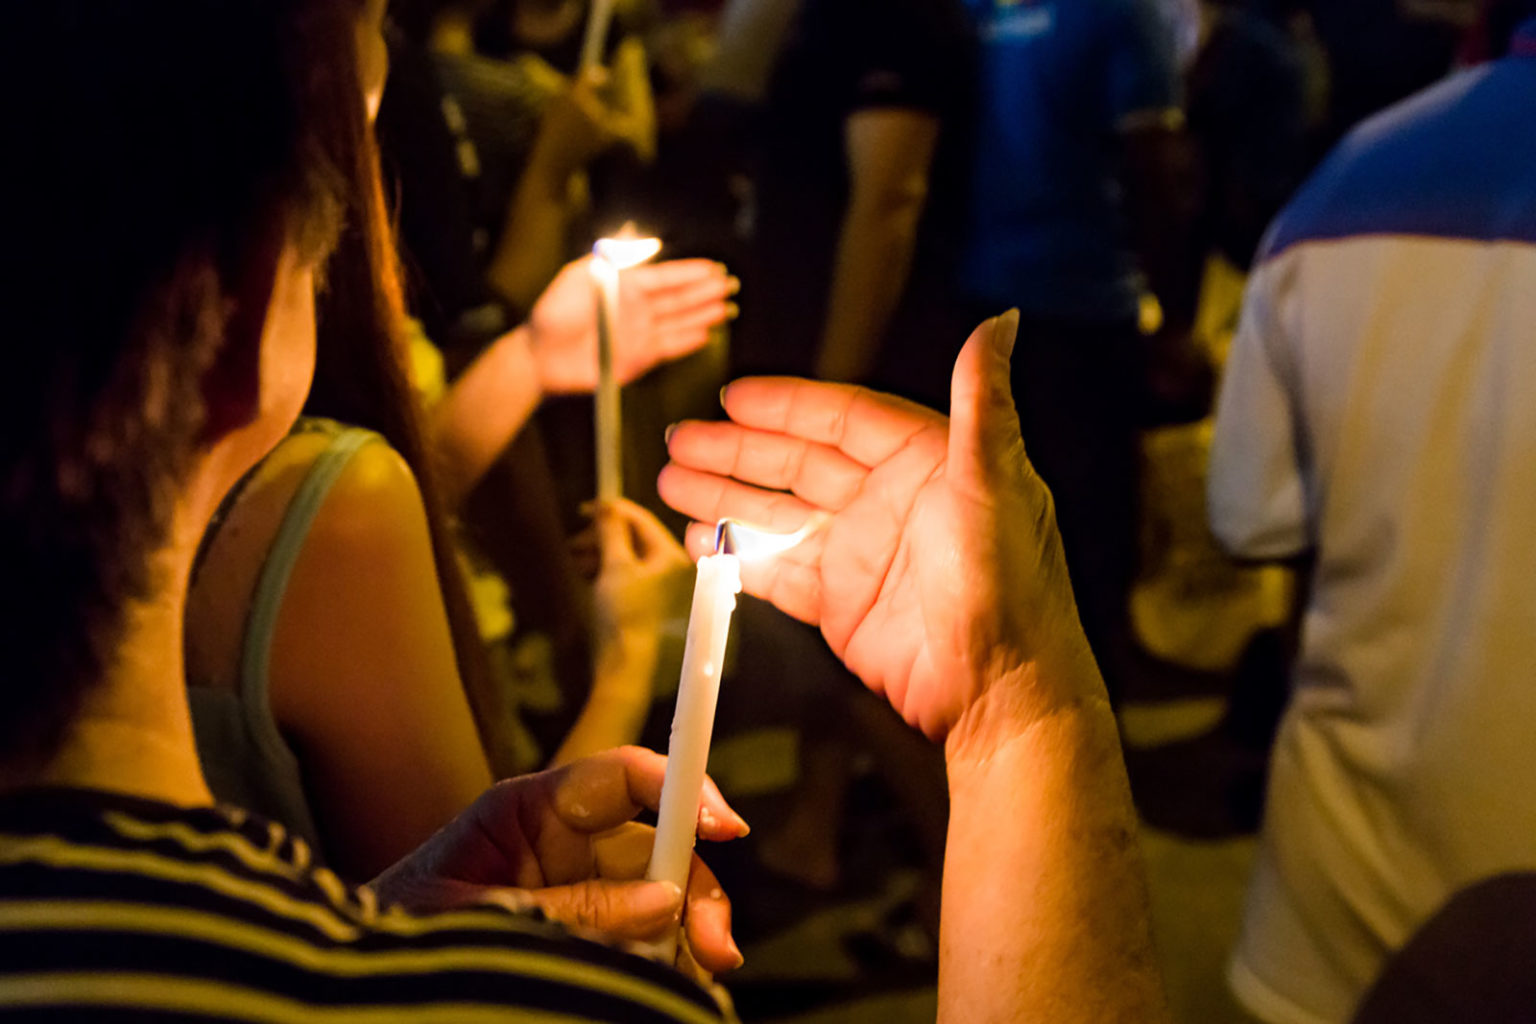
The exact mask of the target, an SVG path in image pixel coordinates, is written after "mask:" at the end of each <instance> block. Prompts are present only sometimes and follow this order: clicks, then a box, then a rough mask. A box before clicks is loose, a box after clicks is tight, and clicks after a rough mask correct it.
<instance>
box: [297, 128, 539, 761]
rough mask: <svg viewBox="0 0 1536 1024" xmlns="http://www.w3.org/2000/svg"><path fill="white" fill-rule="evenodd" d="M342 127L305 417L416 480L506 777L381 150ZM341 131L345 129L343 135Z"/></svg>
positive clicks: (473, 695) (497, 703)
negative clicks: (337, 226)
mask: <svg viewBox="0 0 1536 1024" xmlns="http://www.w3.org/2000/svg"><path fill="white" fill-rule="evenodd" d="M359 102H361V101H359ZM349 125H351V128H350V130H352V131H354V132H359V134H358V137H356V138H355V139H353V140H352V143H353V144H352V145H350V146H349V147H348V148H349V149H351V150H352V151H353V152H355V154H356V159H355V162H354V164H353V166H351V167H349V168H348V177H349V178H350V180H351V183H352V186H353V187H352V189H351V192H352V194H353V202H352V207H353V208H352V209H351V210H350V211H349V214H350V215H349V217H348V218H347V223H346V227H345V228H344V230H343V232H342V235H341V239H340V242H339V243H338V246H337V251H336V255H335V257H334V258H333V259H332V261H331V265H330V268H329V270H328V273H327V282H326V289H325V291H324V292H323V293H322V295H321V297H320V304H319V339H318V345H317V349H316V361H315V380H314V385H313V387H312V388H311V391H310V397H309V402H308V404H307V405H306V407H305V412H306V413H308V414H309V415H314V416H325V417H329V418H331V419H335V420H340V421H343V422H345V423H350V424H354V425H356V426H360V427H366V428H368V429H370V430H374V431H377V432H378V433H379V434H380V435H382V436H383V437H384V439H385V440H386V441H388V442H389V444H390V445H391V447H393V448H394V449H395V450H396V451H398V452H399V453H400V454H401V455H402V456H403V457H404V458H405V460H406V462H407V463H408V464H409V465H410V467H411V470H412V472H414V473H415V475H416V481H417V483H418V485H419V486H420V488H421V495H422V500H423V501H424V503H425V505H426V511H427V524H428V527H429V529H430V530H431V534H432V551H433V555H434V556H435V560H436V562H437V575H438V580H439V583H440V585H441V588H442V592H443V603H444V605H445V606H446V607H447V610H448V622H449V626H450V627H451V630H452V633H453V647H454V654H455V657H456V659H457V661H458V668H459V677H460V679H461V681H462V683H463V686H464V692H465V696H466V697H467V698H468V700H469V705H470V708H471V710H472V711H473V712H474V716H475V723H476V726H477V728H478V729H479V732H480V739H481V743H482V745H483V746H484V747H485V751H486V755H487V757H488V758H489V759H490V761H491V766H492V768H493V769H495V770H496V771H497V772H498V773H499V774H510V773H511V767H512V765H511V758H510V754H509V753H506V751H508V745H507V744H508V741H507V740H506V739H505V736H506V733H505V732H504V730H505V729H506V728H507V727H508V726H509V725H510V722H511V717H510V716H511V715H512V713H513V712H512V709H511V708H510V707H509V706H508V705H507V703H506V701H505V699H504V698H503V697H502V695H501V694H500V692H499V691H498V690H497V689H496V688H495V686H494V683H493V677H492V675H491V672H490V667H489V663H488V659H487V657H486V651H485V646H484V643H483V641H482V640H481V637H480V631H479V628H478V626H477V624H476V621H475V616H474V609H473V607H472V606H471V604H470V600H469V590H468V587H467V585H466V582H465V579H464V573H463V570H462V569H461V567H460V563H459V559H458V556H457V553H456V549H455V545H454V538H453V525H452V522H451V520H450V517H449V515H448V513H447V510H446V505H445V503H444V502H443V500H442V499H441V497H440V494H441V492H440V490H439V488H438V485H437V477H438V471H437V467H436V465H435V463H434V460H433V458H432V454H431V448H430V446H429V445H428V443H427V440H426V432H425V429H424V426H423V415H422V411H421V409H420V406H419V402H418V400H417V397H416V393H415V391H414V390H413V389H412V387H411V385H410V382H409V380H408V377H407V370H406V367H407V366H408V365H409V362H408V360H409V353H408V345H409V334H408V332H407V330H406V313H405V302H404V298H403V293H402V287H401V283H400V281H401V277H400V270H399V261H398V256H397V254H396V248H395V235H394V231H393V230H392V227H391V224H390V221H389V215H388V213H387V208H386V204H385V200H384V194H383V190H382V186H381V177H380V172H379V155H378V147H377V145H376V144H375V142H374V139H373V133H372V132H371V131H369V130H367V129H366V127H362V128H361V129H360V130H359V128H358V126H360V125H362V122H361V120H359V119H357V118H351V119H349ZM338 129H339V130H349V129H348V127H347V126H338Z"/></svg>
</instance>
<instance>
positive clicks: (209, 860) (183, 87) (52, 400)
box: [0, 0, 743, 1021]
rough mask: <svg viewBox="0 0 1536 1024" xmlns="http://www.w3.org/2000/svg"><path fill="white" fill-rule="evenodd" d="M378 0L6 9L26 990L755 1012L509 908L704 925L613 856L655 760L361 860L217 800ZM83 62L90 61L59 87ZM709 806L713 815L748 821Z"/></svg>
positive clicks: (276, 1003)
mask: <svg viewBox="0 0 1536 1024" xmlns="http://www.w3.org/2000/svg"><path fill="white" fill-rule="evenodd" d="M380 6H381V5H380V4H377V3H375V4H371V5H370V6H369V9H368V10H367V12H366V16H365V13H364V12H363V11H362V10H360V8H361V7H362V5H361V4H358V3H350V2H344V0H220V2H218V3H208V2H206V0H52V2H50V3H45V4H24V5H17V6H13V7H12V8H11V9H10V10H8V11H7V14H6V17H5V22H6V31H5V32H3V33H0V123H4V124H5V125H6V128H7V131H8V133H9V135H8V137H9V138H10V140H11V141H12V142H13V143H14V144H15V145H16V146H17V147H18V152H25V153H27V154H28V156H29V158H28V159H27V160H26V161H18V162H17V166H15V167H14V168H13V170H14V171H15V172H16V173H15V175H14V176H13V177H14V179H15V183H16V185H17V187H18V188H21V189H22V190H23V194H25V196H26V197H27V202H26V203H16V204H12V205H11V206H10V207H9V208H8V210H7V212H6V214H5V237H6V239H7V241H8V243H10V245H11V246H13V248H9V249H8V251H7V254H6V256H5V257H4V260H5V266H6V273H5V274H3V275H0V290H3V294H4V297H5V299H6V304H7V306H8V307H9V308H11V309H12V311H13V324H14V325H15V326H16V327H17V329H18V330H19V331H20V332H21V336H23V337H25V338H26V339H28V344H26V345H18V346H15V351H14V353H13V355H14V358H15V362H14V363H13V365H12V369H13V371H14V372H13V373H12V374H8V375H7V376H6V378H5V379H4V381H0V387H3V388H4V390H5V393H6V401H5V402H3V403H0V418H3V422H4V430H3V431H0V481H3V482H4V486H3V487H0V549H3V552H4V557H3V559H0V562H3V564H4V565H5V567H6V586H5V587H4V588H0V600H3V603H4V605H5V614H4V615H3V616H0V633H3V636H4V638H5V649H6V651H7V669H6V672H5V677H4V681H3V685H0V1015H5V1016H16V1015H20V1016H32V1017H50V1018H55V1019H67V1020H73V1021H90V1020H122V1019H137V1020H164V1019H173V1018H175V1019H192V1018H196V1019H199V1020H243V1021H254V1020H266V1021H276V1020H314V1019H326V1018H329V1017H335V1016H340V1017H346V1018H349V1019H352V1018H368V1019H375V1018H377V1019H385V1018H387V1019H392V1020H397V1019H409V1020H423V1021H424V1020H454V1021H458V1020H476V1019H491V1018H492V1017H495V1019H528V1018H530V1017H543V1018H546V1019H547V1018H549V1017H551V1016H556V1015H559V1016H562V1017H569V1016H573V1015H579V1016H580V1017H582V1018H583V1019H588V1020H606V1021H631V1020H635V1019H637V1017H641V1016H643V1017H645V1018H647V1019H652V1018H655V1019H663V1020H686V1021H699V1020H708V1019H718V1018H719V1017H720V1016H721V1014H720V1013H719V1011H718V1009H717V1008H716V1007H715V1005H714V1002H713V1000H712V999H711V998H710V997H709V995H708V993H706V992H704V991H703V990H701V989H700V988H699V987H698V986H696V985H693V984H691V983H689V982H688V981H687V980H685V979H683V978H682V977H681V976H679V975H677V974H676V973H674V972H672V971H668V970H666V969H665V968H663V967H660V966H659V965H654V964H648V963H646V962H644V961H641V960H639V959H637V958H634V957H631V956H628V955H626V954H623V953H620V952H619V951H617V950H614V949H609V948H606V947H604V946H602V945H599V944H597V943H593V942H590V941H584V940H577V939H575V938H573V937H571V935H570V934H569V933H567V932H565V931H563V930H562V929H561V928H559V927H557V926H554V925H552V924H550V923H548V922H546V921H543V920H540V919H539V918H538V917H537V916H535V915H533V914H529V913H526V912H516V911H513V910H510V909H509V904H511V903H512V902H514V901H519V903H520V905H528V904H537V905H540V906H544V907H546V908H548V910H549V912H550V914H551V915H552V916H553V917H555V918H557V919H561V920H566V921H571V922H573V923H577V922H579V923H582V924H584V925H586V926H589V927H590V928H593V929H596V930H597V931H598V932H600V933H601V934H605V935H608V936H610V937H612V938H613V939H615V940H616V939H619V938H622V937H629V938H645V937H649V936H654V935H655V934H656V932H657V931H658V930H659V929H661V928H662V927H666V926H669V925H671V924H672V923H673V922H675V921H676V920H677V916H678V914H679V912H680V911H681V909H682V907H681V905H682V903H683V902H684V895H683V894H682V893H679V892H678V891H677V888H676V887H675V886H666V885H661V884H647V883H643V882H622V881H618V880H615V879H613V878H612V876H609V877H608V878H604V877H602V876H603V875H605V874H607V872H606V871H605V870H604V868H605V867H607V866H610V865H611V862H608V861H605V860H602V858H600V857H599V856H598V854H599V852H601V853H602V854H603V857H607V856H608V855H610V854H612V855H617V856H621V857H627V858H628V859H629V860H631V861H633V860H634V859H635V858H636V857H637V856H638V857H639V859H640V860H643V858H644V853H645V849H646V848H647V847H648V832H647V830H645V829H644V828H642V827H640V826H638V825H633V824H630V825H629V826H628V827H627V828H624V829H621V830H619V831H618V832H617V833H615V832H613V831H612V830H614V829H615V828H617V827H618V826H620V825H622V824H624V823H626V822H627V821H628V819H629V818H630V817H632V815H633V813H634V812H635V811H636V810H637V797H638V800H639V801H648V802H650V803H651V804H653V805H654V803H655V801H654V799H653V798H648V797H647V796H646V795H645V794H647V793H654V792H655V791H656V790H657V789H659V787H660V784H661V771H662V769H661V760H662V759H661V758H659V757H657V756H655V755H649V754H646V753H645V752H643V751H639V750H633V749H631V750H628V751H620V752H614V753H613V754H610V755H608V756H606V757H603V758H597V759H593V760H588V761H585V762H583V763H582V764H580V765H577V766H573V767H572V769H570V770H567V771H558V772H551V773H546V774H544V775H541V776H538V777H535V778H529V779H522V780H511V781H509V782H507V783H504V784H502V785H500V786H497V787H495V788H494V789H493V790H491V791H490V792H489V793H487V794H485V795H484V796H482V797H481V798H480V799H479V800H478V801H477V802H476V804H475V807H474V808H473V809H472V810H471V811H470V812H468V813H466V814H465V815H464V816H463V817H462V818H461V819H459V821H458V822H456V823H455V824H454V825H453V826H451V827H450V828H448V829H445V830H444V831H443V832H442V833H440V834H439V836H438V837H437V839H436V840H435V841H434V843H433V846H432V848H431V849H430V850H429V851H423V852H422V853H421V854H420V855H418V856H417V857H416V858H414V859H413V860H411V861H409V862H407V863H405V864H402V865H398V866H397V869H396V870H395V872H394V873H393V874H392V875H391V876H390V878H389V879H385V880H382V881H380V882H378V883H376V884H375V885H373V886H369V887H364V888H357V889H353V888H350V887H348V886H346V885H344V884H343V883H341V882H340V881H339V880H338V879H337V877H336V876H335V875H334V874H333V873H331V872H329V871H326V870H323V869H319V868H317V867H316V866H315V865H314V863H313V858H312V856H311V854H310V852H309V848H308V847H307V845H306V844H304V843H303V842H301V841H299V840H297V839H294V838H293V837H290V836H289V835H287V834H286V833H285V832H284V830H283V829H282V828H281V827H280V826H279V825H277V824H275V823H271V822H268V821H265V820H262V819H260V818H258V817H255V816H253V815H250V814H248V813H247V812H246V811H245V810H242V809H239V808H236V807H230V806H228V805H224V806H217V805H215V803H214V798H213V796H212V794H211V793H210V792H209V789H208V787H207V785H206V784H205V780H204V778H203V775H202V774H201V772H200V769H199V763H198V757H197V752H196V749H195V747H194V743H193V738H192V727H191V724H190V721H189V714H188V708H187V700H186V686H185V682H184V679H183V673H182V668H183V657H182V651H183V630H184V627H183V610H184V605H185V599H186V591H187V585H188V583H187V581H188V578H189V576H190V574H191V568H192V563H193V561H194V557H195V553H196V549H197V546H198V538H199V537H200V536H201V535H202V534H203V532H204V530H205V528H206V527H207V525H208V523H209V521H210V518H211V517H212V515H213V512H214V510H215V508H216V506H217V505H218V503H219V500H220V496H221V495H223V494H224V493H226V492H227V491H228V490H229V489H230V488H231V486H233V485H234V484H235V483H236V481H237V480H238V479H239V478H240V477H241V476H242V475H243V474H244V473H245V472H246V471H248V470H249V469H250V467H251V466H252V464H253V463H255V462H256V460H257V459H259V458H260V457H261V456H262V455H263V454H265V453H266V452H267V451H268V450H270V449H271V447H272V446H273V445H274V444H275V443H277V441H278V440H279V439H280V438H281V437H282V436H283V434H284V433H285V432H286V431H287V430H288V428H289V427H290V426H291V424H292V422H293V420H294V417H295V416H296V415H297V414H298V412H299V409H300V407H301V405H302V404H303V400H304V394H305V391H306V389H307V387H308V385H309V380H310V373H311V368H312V364H313V358H314V343H315V315H314V314H315V296H316V291H317V289H316V281H317V279H318V278H320V277H321V276H323V271H324V269H325V267H326V261H327V257H328V255H329V253H330V251H331V248H332V245H333V243H334V241H335V238H336V233H337V227H338V224H339V222H341V221H343V220H344V221H345V222H346V223H349V224H354V225H355V224H357V223H360V222H362V221H361V218H362V217H363V216H365V215H366V209H365V208H363V207H362V206H361V205H360V204H359V203H358V202H357V201H356V198H357V197H356V196H355V194H354V192H353V188H352V185H353V181H352V179H353V178H354V176H355V174H354V171H355V168H356V167H357V166H359V165H358V163H357V153H358V152H359V149H358V147H359V146H360V145H361V143H362V142H363V141H364V139H365V137H366V132H367V129H366V124H365V120H364V116H363V114H364V111H363V104H362V102H361V93H360V91H359V88H358V77H359V76H358V68H357V67H356V64H357V60H356V58H357V56H358V52H357V50H356V43H355V42H354V38H353V36H354V33H356V34H357V37H358V41H361V42H364V43H367V42H368V41H369V37H370V35H372V36H374V37H376V36H377V25H378V16H379V7H380ZM367 52H368V51H364V54H365V55H366V53H367ZM374 52H377V51H374ZM60 62H68V63H69V65H70V74H68V75H65V76H61V77H59V78H58V80H57V81H54V82H52V83H51V84H50V87H49V88H48V89H46V90H37V89H34V88H29V86H31V85H34V84H35V83H36V81H37V80H38V77H39V73H40V69H43V68H50V67H57V66H59V64H60ZM363 63H364V71H363V74H364V77H367V75H368V74H369V70H368V69H369V68H372V69H374V72H373V73H374V76H375V78H376V77H377V75H378V73H379V72H381V71H382V67H381V64H382V62H381V61H380V62H376V63H375V62H370V61H369V60H367V59H365V60H364V62H363ZM104 163H107V164H110V165H111V166H112V172H111V173H103V172H102V168H103V166H104ZM706 800H707V801H708V802H709V806H710V807H711V815H710V816H709V817H708V819H707V820H706V821H705V822H704V823H703V831H705V832H706V833H707V834H708V835H710V836H713V837H715V838H724V837H725V836H727V835H734V834H738V833H739V832H740V831H742V830H743V826H742V825H741V824H740V823H739V822H735V823H733V820H732V816H731V814H730V812H729V810H728V809H727V808H726V807H725V805H724V804H723V803H722V802H721V801H720V800H719V797H718V794H717V793H716V792H715V791H713V790H712V789H711V790H710V791H709V792H708V793H707V794H706ZM573 805H575V806H577V807H579V808H580V813H579V814H573V811H572V807H573ZM523 829H527V830H529V831H528V832H527V833H524V832H523V831H522V830H523ZM599 832H601V833H603V834H604V837H603V838H602V839H601V840H599V839H596V838H595V835H596V834H597V833H599ZM535 834H536V835H537V836H538V837H539V840H540V843H539V845H537V846H535V845H534V844H533V843H532V842H530V840H529V836H530V835H535ZM630 877H633V876H632V875H631V876H630ZM693 877H694V878H695V879H697V880H698V882H697V884H699V885H703V886H705V888H703V889H693V888H692V887H693V883H692V882H690V889H691V890H692V891H691V896H692V897H693V908H692V909H691V910H690V911H689V914H688V923H687V927H688V931H689V938H690V945H691V947H692V948H693V949H694V950H695V952H696V953H699V954H702V955H700V956H699V960H700V962H701V963H704V964H705V965H706V966H707V967H709V968H710V969H714V970H719V969H723V968H725V967H728V966H730V965H731V964H733V963H736V962H739V957H738V956H737V955H736V954H735V953H734V948H733V947H732V946H731V944H730V940H729V937H728V931H727V927H726V924H725V923H726V921H727V920H728V908H727V906H726V904H725V903H724V901H723V900H718V899H711V898H710V896H709V893H710V892H711V890H712V889H713V888H714V887H715V885H716V884H717V883H716V882H715V881H714V880H713V878H712V877H710V876H709V874H708V872H707V870H704V869H703V868H702V867H696V868H695V871H694V876H693ZM554 880H558V881H559V882H560V883H561V884H560V885H559V886H553V887H551V886H549V885H548V882H550V881H554ZM509 886H521V887H523V888H521V889H520V890H519V889H512V888H508V887H509ZM449 906H451V907H453V908H454V909H453V910H452V912H451V913H448V914H439V913H434V912H433V911H434V908H436V909H442V908H444V907H449ZM407 908H411V909H407ZM413 909H414V910H415V911H417V912H415V913H413V912H412V910H413ZM594 911H596V913H595V915H594V913H593V912H594Z"/></svg>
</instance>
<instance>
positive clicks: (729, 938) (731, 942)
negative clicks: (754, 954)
mask: <svg viewBox="0 0 1536 1024" xmlns="http://www.w3.org/2000/svg"><path fill="white" fill-rule="evenodd" d="M725 943H726V945H727V946H728V947H730V950H731V956H733V957H735V958H736V962H735V963H734V964H732V965H731V970H733V971H734V970H735V969H736V968H738V967H740V966H741V965H742V964H744V963H746V962H747V958H746V957H744V956H742V955H741V947H740V946H738V945H736V936H734V935H732V934H731V933H730V932H726V933H725Z"/></svg>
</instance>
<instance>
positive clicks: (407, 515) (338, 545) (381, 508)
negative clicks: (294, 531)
mask: <svg viewBox="0 0 1536 1024" xmlns="http://www.w3.org/2000/svg"><path fill="white" fill-rule="evenodd" d="M418 538H426V539H427V543H428V544H430V535H429V534H428V532H427V518H426V509H425V507H424V504H423V502H422V497H421V487H420V485H419V484H418V483H417V482H416V474H415V473H414V472H412V470H411V467H410V464H409V463H407V462H406V461H405V457H404V456H402V455H401V454H400V453H399V452H397V451H396V450H395V449H394V448H391V447H390V446H389V444H388V443H386V442H385V441H384V439H383V438H377V439H374V440H372V441H369V442H367V443H365V444H364V445H363V446H362V447H360V448H359V449H358V450H357V451H356V453H355V454H353V456H352V457H351V459H350V460H348V462H347V465H346V468H345V469H343V470H342V472H341V474H340V475H339V476H338V477H337V478H336V481H335V483H333V484H332V485H331V489H330V491H329V492H328V493H327V494H326V497H325V501H324V502H323V503H322V504H321V506H320V508H319V510H318V511H317V512H316V514H315V520H314V524H313V525H312V526H311V527H310V539H309V541H308V542H307V543H306V547H311V546H323V547H327V548H335V549H337V550H338V552H339V553H345V552H348V551H351V552H358V553H374V552H378V551H379V550H380V549H398V547H399V545H400V544H401V543H402V541H407V542H408V541H410V540H413V539H418Z"/></svg>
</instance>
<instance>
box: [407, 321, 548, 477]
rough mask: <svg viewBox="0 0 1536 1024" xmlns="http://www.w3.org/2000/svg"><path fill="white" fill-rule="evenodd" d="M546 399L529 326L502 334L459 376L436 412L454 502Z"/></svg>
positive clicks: (437, 440) (437, 442) (434, 425)
mask: <svg viewBox="0 0 1536 1024" xmlns="http://www.w3.org/2000/svg"><path fill="white" fill-rule="evenodd" d="M542 399H543V391H542V389H541V387H540V384H539V371H538V366H537V364H536V363H535V362H534V357H533V351H532V349H531V348H530V347H529V331H528V328H527V327H526V326H525V327H519V328H517V329H516V330H514V331H512V332H511V333H509V334H504V335H502V336H501V337H500V338H498V339H497V340H496V341H495V342H493V343H492V344H491V346H490V347H489V348H487V349H486V350H485V351H484V352H482V353H481V354H480V356H479V358H477V359H476V360H475V361H474V362H473V363H471V364H470V365H469V368H468V369H466V370H465V371H464V372H463V373H462V374H460V375H459V377H458V379H457V380H455V381H454V382H453V384H452V386H451V387H449V389H448V392H447V394H446V395H444V396H443V400H442V401H441V402H439V403H438V404H437V406H436V407H435V408H434V409H433V410H432V416H431V431H432V441H433V445H434V447H435V454H436V456H437V459H438V463H439V465H440V467H441V469H442V485H443V490H444V497H445V499H446V500H447V501H448V503H449V506H450V507H457V506H458V504H459V503H460V502H462V501H463V500H464V498H465V497H467V496H468V494H469V492H470V491H472V490H474V488H475V485H476V484H478V483H479V482H480V479H481V478H482V477H483V476H485V473H486V471H487V470H488V469H490V467H491V464H492V463H494V462H495V461H496V459H497V458H498V457H499V456H500V455H501V453H502V452H503V451H504V450H505V449H506V447H507V445H508V444H510V443H511V441H512V439H513V438H514V437H516V436H517V433H518V431H520V430H522V429H523V426H524V425H525V424H526V423H527V422H528V419H529V417H530V416H532V415H533V412H534V410H535V409H537V408H538V406H539V402H540V401H541V400H542Z"/></svg>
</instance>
